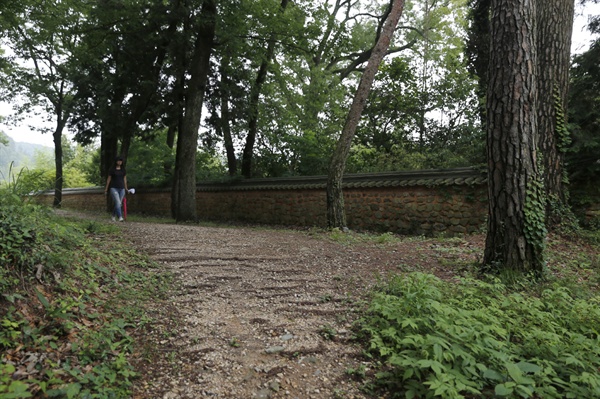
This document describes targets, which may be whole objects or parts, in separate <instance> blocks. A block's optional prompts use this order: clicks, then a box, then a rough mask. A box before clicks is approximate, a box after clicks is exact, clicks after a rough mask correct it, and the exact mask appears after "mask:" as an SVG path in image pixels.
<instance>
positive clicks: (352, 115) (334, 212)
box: [327, 0, 404, 228]
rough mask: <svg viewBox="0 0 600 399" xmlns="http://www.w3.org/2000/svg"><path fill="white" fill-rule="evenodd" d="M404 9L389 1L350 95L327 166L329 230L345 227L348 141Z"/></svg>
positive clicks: (396, 1) (401, 1)
mask: <svg viewBox="0 0 600 399" xmlns="http://www.w3.org/2000/svg"><path fill="white" fill-rule="evenodd" d="M403 9H404V0H392V3H391V11H390V13H389V16H388V18H387V19H386V21H385V24H384V26H383V29H382V32H381V36H379V39H378V40H377V43H376V44H375V47H374V48H373V52H372V53H371V57H370V58H369V61H368V63H367V67H366V68H365V72H364V73H363V75H362V77H361V78H360V83H359V84H358V89H357V90H356V94H355V95H354V100H353V101H352V105H351V106H350V111H349V112H348V116H347V118H346V122H345V124H344V128H343V129H342V134H341V136H340V138H339V140H338V142H337V146H336V148H335V150H334V152H333V156H332V158H331V162H330V164H329V175H328V177H327V223H328V225H329V227H330V228H335V227H339V228H344V227H346V213H345V211H344V195H343V192H342V179H343V176H344V170H345V168H346V159H347V158H348V154H349V152H350V147H351V145H352V139H353V138H354V133H355V132H356V127H357V126H358V122H359V120H360V116H361V114H362V111H363V109H364V107H365V102H366V101H367V98H368V97H369V92H370V91H371V86H372V84H373V80H374V79H375V74H376V73H377V69H378V68H379V64H380V63H381V60H383V57H384V56H385V54H386V52H387V49H388V47H389V45H390V41H391V40H392V36H393V35H394V30H395V29H396V26H397V25H398V21H399V20H400V17H401V16H402V11H403Z"/></svg>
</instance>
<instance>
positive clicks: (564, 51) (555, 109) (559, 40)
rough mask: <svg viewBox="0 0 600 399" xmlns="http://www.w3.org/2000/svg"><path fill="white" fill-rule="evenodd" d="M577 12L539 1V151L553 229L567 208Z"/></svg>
mask: <svg viewBox="0 0 600 399" xmlns="http://www.w3.org/2000/svg"><path fill="white" fill-rule="evenodd" d="M574 10H575V4H574V0H544V1H539V2H538V8H537V29H538V45H537V48H538V57H539V59H538V65H539V68H538V76H539V79H538V90H539V108H538V129H539V133H540V135H539V148H540V150H541V152H542V154H543V166H544V178H545V180H544V184H545V190H546V196H547V198H548V204H547V207H546V216H547V217H548V219H547V221H548V223H549V224H550V225H551V224H553V223H558V222H560V214H559V213H557V212H553V211H555V210H556V208H557V207H558V208H559V209H566V207H567V200H566V193H565V191H566V188H565V187H564V182H563V174H564V150H565V149H566V148H565V146H564V144H563V143H564V142H566V140H568V138H567V137H565V136H566V135H567V131H566V122H567V121H566V115H567V97H568V88H569V68H570V63H571V62H570V61H571V60H570V54H571V34H572V31H573V17H574V12H575V11H574Z"/></svg>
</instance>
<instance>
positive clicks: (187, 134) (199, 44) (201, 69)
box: [172, 0, 217, 222]
mask: <svg viewBox="0 0 600 399" xmlns="http://www.w3.org/2000/svg"><path fill="white" fill-rule="evenodd" d="M216 13H217V10H216V5H215V1H214V0H205V1H204V4H203V6H202V14H201V16H200V18H202V23H201V25H200V29H199V32H198V36H197V38H196V43H195V47H194V55H193V57H192V64H191V68H190V75H191V78H190V82H189V87H188V90H187V93H186V97H185V98H186V100H185V115H184V118H183V128H182V130H181V132H180V133H179V137H178V139H177V156H176V161H175V181H174V186H173V191H172V201H173V204H174V209H175V215H173V216H174V218H175V220H176V221H178V222H180V221H196V220H197V216H196V215H197V212H196V152H197V149H198V130H199V129H200V119H201V117H202V104H203V102H204V91H205V88H206V82H207V80H208V73H209V71H210V54H211V51H212V46H213V40H214V34H215V21H216Z"/></svg>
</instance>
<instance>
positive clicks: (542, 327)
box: [360, 273, 600, 398]
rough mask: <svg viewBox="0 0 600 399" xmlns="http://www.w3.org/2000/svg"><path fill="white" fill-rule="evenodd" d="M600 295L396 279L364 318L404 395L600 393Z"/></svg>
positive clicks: (393, 387) (396, 392)
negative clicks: (538, 292) (581, 296)
mask: <svg viewBox="0 0 600 399" xmlns="http://www.w3.org/2000/svg"><path fill="white" fill-rule="evenodd" d="M599 303H600V297H598V296H595V297H592V298H590V299H587V300H582V299H576V298H575V297H574V296H573V295H571V293H570V292H569V290H568V289H566V288H562V287H552V288H547V289H544V290H543V291H542V292H541V295H538V296H536V295H533V294H531V293H524V292H517V291H513V290H511V289H509V288H508V287H506V286H505V285H503V284H501V283H499V282H498V281H492V282H484V281H480V280H475V279H464V280H461V281H460V282H458V283H455V282H452V283H448V282H443V281H441V280H440V279H438V278H436V277H434V276H432V275H427V274H421V273H415V274H411V275H408V276H405V277H400V276H395V277H392V278H391V279H390V281H389V284H387V285H386V286H384V287H380V289H379V290H378V292H376V293H375V295H374V298H373V301H372V303H371V304H370V308H369V311H368V313H367V314H366V316H365V317H364V318H363V319H362V320H361V323H360V329H361V332H362V336H363V337H364V338H366V340H367V342H368V353H369V354H370V356H373V357H374V358H375V359H378V360H380V361H381V362H382V364H383V365H384V366H383V367H382V369H381V370H380V371H379V372H378V373H377V383H378V384H379V385H381V386H382V387H384V388H385V389H387V390H389V392H391V396H392V397H394V398H400V397H402V398H433V397H440V398H465V397H467V398H471V397H505V398H592V397H600V371H599V370H600V346H599V345H598V342H599V339H600V337H599V329H598V326H600V308H599V307H598V304H599Z"/></svg>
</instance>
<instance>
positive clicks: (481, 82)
mask: <svg viewBox="0 0 600 399" xmlns="http://www.w3.org/2000/svg"><path fill="white" fill-rule="evenodd" d="M490 6H491V0H471V1H470V7H471V11H470V13H471V20H472V26H471V28H470V29H469V33H468V39H467V46H466V52H467V56H468V57H469V59H470V62H469V65H470V72H471V73H472V74H474V75H475V76H477V78H478V81H477V97H478V98H479V100H480V101H479V106H478V110H479V117H480V120H481V125H482V126H483V127H484V129H485V122H486V117H485V96H486V93H487V86H488V79H487V70H488V64H489V61H490V58H489V57H490Z"/></svg>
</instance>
